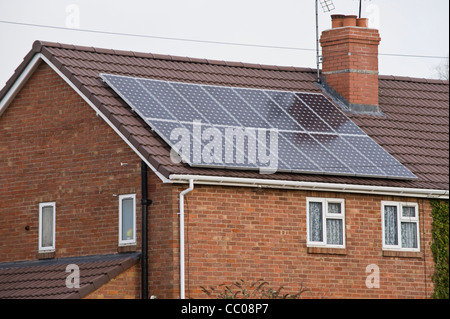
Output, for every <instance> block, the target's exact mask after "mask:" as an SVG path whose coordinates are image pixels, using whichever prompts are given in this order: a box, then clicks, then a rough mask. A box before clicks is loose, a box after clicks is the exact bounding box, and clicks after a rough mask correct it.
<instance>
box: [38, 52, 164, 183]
mask: <svg viewBox="0 0 450 319" xmlns="http://www.w3.org/2000/svg"><path fill="white" fill-rule="evenodd" d="M38 54H39V56H40V58H41V59H42V60H44V61H45V63H47V64H48V65H49V66H50V67H51V68H52V69H53V71H55V72H56V73H57V74H58V75H59V76H60V77H61V78H63V80H64V81H66V83H67V84H69V85H70V87H71V88H72V89H74V91H75V92H77V93H78V94H79V95H80V96H81V97H82V98H83V100H84V101H85V102H86V103H87V104H89V106H90V107H91V108H92V109H93V110H94V111H95V112H96V113H97V115H99V116H100V117H101V118H102V119H103V120H104V121H105V122H106V123H107V124H108V125H109V126H110V127H111V128H112V129H113V130H114V131H115V132H116V133H117V134H118V135H119V136H120V137H121V138H122V139H123V140H124V141H125V143H127V145H128V146H129V147H131V149H132V150H133V151H134V152H135V153H136V154H137V155H138V156H139V157H140V158H141V159H142V160H143V161H144V162H145V163H146V164H147V166H148V167H150V169H151V170H152V171H153V173H155V174H156V175H157V176H158V177H159V178H160V179H161V181H162V182H163V183H171V181H170V180H169V179H167V178H165V177H164V175H162V174H161V173H160V172H158V171H157V170H156V168H154V167H153V166H152V165H151V164H150V162H149V161H148V160H147V159H146V158H145V157H144V156H143V155H142V154H141V153H140V152H138V150H137V149H136V148H135V147H134V146H133V144H131V143H130V141H129V140H128V139H127V138H126V137H125V136H123V134H122V133H121V132H120V131H119V129H118V128H116V127H115V126H114V124H112V123H111V121H110V120H109V119H108V118H107V117H106V116H105V115H104V114H103V113H102V112H100V110H99V109H98V108H97V107H96V106H95V105H94V103H92V102H91V100H89V99H88V98H87V97H86V96H85V95H84V94H83V93H82V92H81V91H80V90H79V89H78V88H77V87H76V86H75V85H74V84H73V83H72V81H70V80H69V79H68V78H67V77H66V76H65V75H64V73H62V72H61V71H60V70H59V69H58V68H57V67H56V66H54V65H53V63H51V62H50V61H49V60H48V59H47V58H46V57H45V56H44V55H43V54H41V53H38Z"/></svg>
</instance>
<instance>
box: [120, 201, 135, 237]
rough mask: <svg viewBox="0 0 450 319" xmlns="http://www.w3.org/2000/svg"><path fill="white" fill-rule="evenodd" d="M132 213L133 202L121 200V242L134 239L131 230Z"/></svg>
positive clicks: (132, 230)
mask: <svg viewBox="0 0 450 319" xmlns="http://www.w3.org/2000/svg"><path fill="white" fill-rule="evenodd" d="M133 211H134V200H133V199H132V198H126V199H123V200H122V240H130V239H133V238H134V229H133V221H134V220H133V219H134V216H133Z"/></svg>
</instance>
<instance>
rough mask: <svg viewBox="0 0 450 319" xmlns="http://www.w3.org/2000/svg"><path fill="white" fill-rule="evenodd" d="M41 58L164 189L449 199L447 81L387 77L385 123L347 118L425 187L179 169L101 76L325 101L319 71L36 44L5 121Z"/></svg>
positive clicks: (382, 100)
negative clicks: (371, 192)
mask: <svg viewBox="0 0 450 319" xmlns="http://www.w3.org/2000/svg"><path fill="white" fill-rule="evenodd" d="M36 54H38V55H40V56H41V57H42V59H44V60H45V61H46V62H48V63H49V64H51V66H52V67H53V68H54V69H55V70H56V71H57V72H59V74H60V75H61V76H64V77H65V78H66V81H68V82H69V84H70V85H71V86H72V87H73V88H74V89H76V90H77V91H79V93H80V94H82V96H83V97H84V98H85V100H86V101H87V102H88V103H89V104H90V105H91V106H92V107H95V109H96V110H98V111H99V112H100V115H101V116H102V117H103V118H104V119H105V120H106V121H107V122H108V124H110V125H111V126H112V127H113V128H114V129H115V130H116V132H117V133H118V134H120V135H121V136H122V138H123V139H124V140H125V141H126V142H127V143H128V145H130V146H131V147H132V148H133V149H134V150H135V151H136V153H138V155H139V156H140V157H141V158H142V159H143V160H145V161H146V162H147V164H149V165H150V167H151V168H152V169H153V171H154V172H155V173H157V174H158V176H159V177H160V178H161V179H162V180H163V181H164V182H172V181H171V180H170V178H171V177H173V176H189V175H191V176H192V175H195V176H198V175H202V176H216V177H227V178H240V179H242V178H245V179H256V180H258V179H267V178H270V180H274V181H289V182H305V183H326V184H330V183H333V184H337V185H362V186H374V187H392V188H405V189H430V190H443V191H445V194H447V197H448V173H449V169H448V151H449V148H448V141H449V138H448V136H449V134H448V133H449V132H448V120H449V97H448V93H449V82H448V81H441V80H431V79H416V78H407V77H394V76H380V78H379V79H380V84H379V86H380V107H381V110H382V111H383V113H384V115H385V116H383V117H380V116H368V115H360V114H347V115H348V116H349V117H350V118H351V119H352V120H353V121H354V122H355V123H356V124H357V125H358V126H359V127H361V128H362V129H363V130H364V131H365V132H366V133H367V134H368V135H369V136H370V137H372V138H373V139H374V140H375V141H376V142H377V143H378V144H380V145H381V146H382V147H383V148H385V149H386V150H387V151H388V152H390V153H391V155H393V156H394V157H395V158H397V159H398V160H399V161H400V162H401V163H402V164H404V165H405V166H406V167H408V168H409V169H410V170H411V171H412V172H413V173H414V174H415V175H416V176H418V177H419V179H418V180H416V181H399V180H383V179H371V178H359V177H345V176H324V175H307V174H288V173H276V174H273V175H269V176H267V175H260V174H258V173H257V172H250V171H237V170H236V171H235V170H223V169H207V168H193V167H190V166H188V165H187V164H183V163H180V164H175V163H172V161H171V160H170V155H169V154H170V148H169V146H168V145H167V144H166V143H165V142H164V141H162V139H161V138H160V137H159V136H157V135H156V134H155V133H154V132H152V131H151V130H150V129H149V128H148V127H147V125H146V124H145V123H144V122H143V121H142V120H141V119H140V118H139V117H138V116H137V115H135V114H134V113H132V112H131V110H130V107H129V106H128V105H126V103H125V102H124V101H122V100H121V99H120V98H119V97H118V96H117V95H116V94H115V93H114V92H113V91H112V90H111V89H110V88H109V87H107V86H106V84H104V83H103V82H102V80H101V78H100V73H109V74H118V75H125V76H133V77H143V78H149V79H158V80H168V81H179V82H187V83H198V84H210V85H219V86H234V87H249V88H258V89H271V90H285V91H286V90H288V91H303V92H315V93H322V90H321V88H320V87H318V86H317V85H316V84H315V83H314V81H315V79H316V74H315V70H313V69H308V68H296V67H278V66H267V65H258V64H248V63H236V62H225V61H211V60H206V59H192V58H187V57H174V56H169V55H156V54H151V53H139V52H132V51H118V50H110V49H101V48H93V47H81V46H74V45H66V44H59V43H50V42H41V41H36V42H35V43H34V44H33V49H32V50H31V51H30V53H29V54H28V55H27V56H26V57H25V59H24V61H23V63H22V64H21V65H20V66H19V67H18V68H17V69H16V71H15V73H14V75H13V76H12V77H11V79H10V80H9V81H8V82H7V84H6V86H5V87H4V88H3V89H2V90H1V91H0V116H1V112H2V109H1V107H2V104H1V103H4V100H5V99H4V97H5V96H7V95H8V94H9V92H10V90H11V89H12V88H14V85H16V83H17V81H18V80H19V79H20V77H21V75H22V76H23V73H24V71H26V70H27V67H28V68H29V65H30V62H31V61H33V59H34V58H35V56H36ZM29 71H30V70H29ZM30 72H32V70H31V71H30ZM16 86H17V85H16ZM17 87H18V86H17ZM6 104H7V103H6ZM6 106H7V105H6ZM4 108H5V107H3V109H4Z"/></svg>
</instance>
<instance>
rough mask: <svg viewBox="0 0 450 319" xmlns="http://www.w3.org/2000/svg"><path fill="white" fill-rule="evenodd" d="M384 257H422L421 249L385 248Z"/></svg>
mask: <svg viewBox="0 0 450 319" xmlns="http://www.w3.org/2000/svg"><path fill="white" fill-rule="evenodd" d="M383 256H384V257H402V258H422V257H423V254H422V253H421V252H420V251H399V250H383Z"/></svg>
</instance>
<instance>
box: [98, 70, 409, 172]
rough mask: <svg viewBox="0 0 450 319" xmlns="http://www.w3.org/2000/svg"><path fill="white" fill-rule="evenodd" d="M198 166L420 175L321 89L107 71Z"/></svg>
mask: <svg viewBox="0 0 450 319" xmlns="http://www.w3.org/2000/svg"><path fill="white" fill-rule="evenodd" d="M101 77H102V78H103V80H104V81H105V82H106V83H107V84H108V85H109V86H110V87H111V88H112V89H113V90H114V91H115V92H116V93H117V94H118V95H119V96H120V97H121V98H122V99H123V100H124V101H125V102H126V103H127V104H128V105H129V106H130V107H131V109H132V110H134V111H135V112H136V113H137V114H138V115H139V116H140V117H141V118H142V119H143V120H144V121H145V122H146V123H147V124H148V125H149V126H150V127H151V128H152V129H153V130H154V131H155V132H156V133H157V134H158V135H159V136H160V137H161V138H163V139H164V140H165V141H166V142H167V143H168V144H169V145H170V146H171V147H172V152H171V154H172V155H173V157H172V159H173V160H174V161H177V160H178V161H179V160H183V161H184V162H186V163H188V164H189V165H191V166H193V167H212V168H218V167H221V168H228V169H245V170H259V171H260V172H261V173H267V174H268V173H275V172H292V173H307V174H325V175H344V176H360V177H376V178H390V179H406V180H410V179H416V178H417V177H416V176H415V175H414V174H413V173H411V172H410V171H409V170H408V169H407V168H406V167H404V166H403V165H402V164H401V163H400V162H398V161H397V160H396V159H395V158H394V157H392V156H391V155H390V154H389V153H387V152H386V151H385V150H384V149H383V148H382V147H380V146H379V145H378V144H377V143H375V142H374V141H373V140H372V139H371V138H370V137H369V136H367V135H366V134H365V133H364V132H363V131H362V130H361V129H360V128H359V127H358V126H357V125H355V124H354V123H353V122H352V121H351V120H350V119H349V118H348V117H347V116H346V115H345V114H344V113H343V112H341V111H340V110H339V109H338V108H337V107H335V106H334V105H333V104H332V103H331V102H330V101H329V100H328V99H326V98H325V96H323V95H322V94H315V93H301V92H286V91H272V90H259V89H247V88H233V87H219V86H210V85H200V84H188V83H180V82H170V81H160V80H150V79H142V78H132V77H126V76H119V75H110V74H102V75H101Z"/></svg>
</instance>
